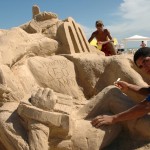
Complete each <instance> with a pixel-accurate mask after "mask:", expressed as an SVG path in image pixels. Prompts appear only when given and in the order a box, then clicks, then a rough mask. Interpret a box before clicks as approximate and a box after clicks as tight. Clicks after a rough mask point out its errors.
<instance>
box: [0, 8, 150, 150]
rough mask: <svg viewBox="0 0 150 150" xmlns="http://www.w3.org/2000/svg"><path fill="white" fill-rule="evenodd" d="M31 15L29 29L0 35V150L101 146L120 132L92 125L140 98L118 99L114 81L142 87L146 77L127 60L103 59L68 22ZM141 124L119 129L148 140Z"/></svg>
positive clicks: (116, 128)
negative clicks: (97, 117)
mask: <svg viewBox="0 0 150 150" xmlns="http://www.w3.org/2000/svg"><path fill="white" fill-rule="evenodd" d="M33 9H34V10H33V20H32V21H31V22H29V23H26V24H24V25H22V26H20V27H17V28H13V29H11V30H8V31H4V30H2V31H1V34H0V35H1V38H0V40H1V41H0V42H1V45H0V48H1V49H0V52H1V55H0V57H1V59H0V61H1V62H0V63H1V65H0V69H1V70H0V106H1V107H0V143H2V144H0V146H2V145H3V146H4V147H5V148H6V150H10V149H11V150H20V149H21V150H41V149H42V150H48V149H52V150H53V149H59V150H72V149H76V150H79V149H80V150H81V149H82V150H89V149H91V150H98V149H102V148H104V147H106V146H108V145H109V144H110V143H111V142H113V140H115V139H116V137H117V136H118V135H119V133H120V132H121V129H122V126H121V125H120V124H114V125H111V126H105V127H100V128H95V127H93V126H92V124H91V120H93V118H95V117H96V116H99V115H101V114H117V113H120V112H122V111H123V110H127V109H128V108H130V107H132V106H133V105H135V103H137V102H139V101H140V100H142V99H143V98H144V96H143V95H141V94H140V93H136V94H135V93H133V92H132V91H125V93H122V92H121V90H120V89H119V88H118V87H116V86H114V85H113V83H114V81H116V80H117V78H121V79H124V80H126V81H128V82H129V81H131V82H132V83H133V84H138V85H141V86H143V87H144V86H148V84H147V83H148V82H149V77H147V76H146V75H145V74H142V73H141V72H140V70H138V69H137V67H136V66H135V65H134V63H133V61H132V55H118V56H115V57H114V56H111V57H109V58H108V57H105V56H104V53H103V52H100V51H98V50H97V49H96V48H95V47H92V46H91V45H89V43H88V41H87V39H86V38H85V36H84V32H83V31H82V29H81V28H80V26H79V25H78V24H77V23H76V22H75V21H74V20H73V19H72V18H68V19H66V20H64V21H61V20H59V19H58V18H57V17H56V14H53V13H46V14H45V13H41V12H40V10H39V9H38V7H37V6H34V7H33ZM31 33H32V34H31ZM14 34H15V38H12V36H13V37H14ZM62 35H63V36H62ZM56 39H57V40H56ZM12 43H13V44H12ZM6 50H7V51H6ZM58 54H61V55H58ZM8 56H9V57H8ZM142 63H143V64H147V63H146V62H145V63H144V62H142ZM138 65H139V63H138ZM143 79H144V80H143ZM121 82H122V81H118V82H117V85H118V86H119V83H120V86H121ZM122 84H123V82H122ZM121 87H122V86H121ZM127 95H129V97H130V98H129V97H128V96H127ZM134 100H136V101H134ZM147 104H148V103H147ZM143 123H144V128H143ZM148 124H149V119H147V120H146V119H144V118H141V122H137V120H133V121H127V122H123V125H124V126H125V128H126V129H128V130H129V131H130V133H131V134H137V133H138V134H140V135H141V137H143V139H149V137H150V134H149V133H150V132H149V125H148ZM133 126H134V128H133ZM81 131H82V132H81ZM145 137H146V138H145ZM79 139H80V140H79ZM134 142H135V141H134ZM0 148H1V147H0Z"/></svg>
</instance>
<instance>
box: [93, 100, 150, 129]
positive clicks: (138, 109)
mask: <svg viewBox="0 0 150 150" xmlns="http://www.w3.org/2000/svg"><path fill="white" fill-rule="evenodd" d="M149 111H150V102H148V101H147V100H144V101H142V102H140V103H139V104H137V105H135V106H134V107H132V108H130V109H128V110H126V111H124V112H121V113H118V114H116V115H112V116H108V115H100V116H97V117H96V118H94V119H93V120H92V122H91V123H92V125H93V126H95V127H99V126H101V125H104V124H107V125H108V124H114V123H117V122H121V121H126V120H132V119H137V118H139V117H142V116H143V115H145V114H147V113H148V112H149Z"/></svg>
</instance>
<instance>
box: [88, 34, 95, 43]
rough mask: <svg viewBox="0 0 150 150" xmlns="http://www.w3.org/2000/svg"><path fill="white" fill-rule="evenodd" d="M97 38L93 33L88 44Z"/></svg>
mask: <svg viewBox="0 0 150 150" xmlns="http://www.w3.org/2000/svg"><path fill="white" fill-rule="evenodd" d="M94 38H95V33H92V35H91V37H90V38H89V40H88V42H89V43H90V42H91V41H92V40H93V39H94Z"/></svg>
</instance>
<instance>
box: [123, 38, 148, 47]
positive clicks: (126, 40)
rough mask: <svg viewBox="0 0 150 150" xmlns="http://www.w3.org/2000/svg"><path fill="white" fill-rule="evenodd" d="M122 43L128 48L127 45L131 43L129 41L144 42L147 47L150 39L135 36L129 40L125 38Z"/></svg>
mask: <svg viewBox="0 0 150 150" xmlns="http://www.w3.org/2000/svg"><path fill="white" fill-rule="evenodd" d="M122 41H123V42H124V44H125V47H126V43H127V42H129V41H144V42H145V43H146V45H147V41H150V37H145V36H140V35H134V36H131V37H128V38H124V39H123V40H122Z"/></svg>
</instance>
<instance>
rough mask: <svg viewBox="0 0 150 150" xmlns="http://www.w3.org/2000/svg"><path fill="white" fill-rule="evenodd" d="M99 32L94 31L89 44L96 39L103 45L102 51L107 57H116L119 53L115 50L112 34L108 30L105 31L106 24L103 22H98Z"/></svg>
mask: <svg viewBox="0 0 150 150" xmlns="http://www.w3.org/2000/svg"><path fill="white" fill-rule="evenodd" d="M95 26H96V28H97V30H96V31H94V32H93V33H92V35H91V37H90V38H89V40H88V41H89V43H90V42H91V41H92V40H93V39H94V38H96V40H97V43H98V44H100V45H102V49H101V51H103V52H104V53H105V55H106V56H110V55H116V54H117V52H116V50H115V47H114V44H113V42H114V41H113V39H112V36H111V35H110V32H109V31H108V30H107V29H104V28H103V27H104V24H103V22H102V21H101V20H98V21H96V24H95Z"/></svg>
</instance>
